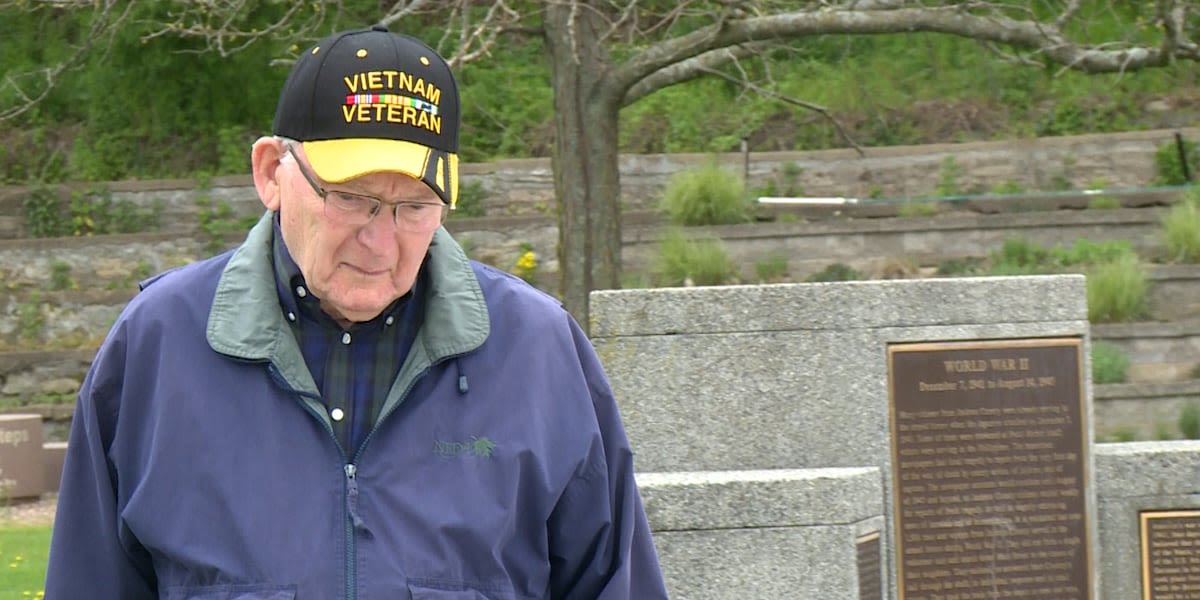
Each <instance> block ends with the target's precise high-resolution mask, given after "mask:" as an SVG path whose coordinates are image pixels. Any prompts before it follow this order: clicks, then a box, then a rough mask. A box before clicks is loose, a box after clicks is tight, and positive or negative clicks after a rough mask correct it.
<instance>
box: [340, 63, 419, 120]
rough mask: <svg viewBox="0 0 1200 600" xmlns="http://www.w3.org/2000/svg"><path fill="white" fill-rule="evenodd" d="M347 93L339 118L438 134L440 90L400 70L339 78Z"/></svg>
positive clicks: (370, 72) (364, 73)
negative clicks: (387, 124) (412, 128)
mask: <svg viewBox="0 0 1200 600" xmlns="http://www.w3.org/2000/svg"><path fill="white" fill-rule="evenodd" d="M342 81H343V82H345V84H346V89H347V91H348V92H349V93H348V94H347V95H346V103H345V104H344V105H343V106H342V117H343V118H344V119H345V120H346V123H347V124H350V123H390V124H393V125H408V126H410V127H419V128H421V129H424V130H426V131H430V132H432V133H433V134H435V135H441V133H442V118H441V116H440V114H439V112H440V111H439V110H438V104H439V102H440V101H441V98H442V90H441V88H438V87H437V86H435V85H433V84H432V83H427V82H426V81H425V80H424V79H422V78H420V77H414V76H413V75H411V74H409V73H405V72H403V71H391V70H389V71H364V72H361V73H355V74H353V75H349V76H346V77H343V78H342Z"/></svg>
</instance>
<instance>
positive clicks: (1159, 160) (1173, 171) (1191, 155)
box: [1154, 139, 1200, 185]
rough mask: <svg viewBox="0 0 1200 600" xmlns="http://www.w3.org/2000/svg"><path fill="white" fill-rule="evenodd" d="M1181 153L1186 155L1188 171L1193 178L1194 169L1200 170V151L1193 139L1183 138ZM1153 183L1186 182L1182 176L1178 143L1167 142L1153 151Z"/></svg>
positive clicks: (1177, 183)
mask: <svg viewBox="0 0 1200 600" xmlns="http://www.w3.org/2000/svg"><path fill="white" fill-rule="evenodd" d="M1182 145H1183V153H1184V154H1185V155H1187V162H1188V165H1189V167H1188V168H1189V172H1190V174H1191V176H1192V178H1193V179H1195V178H1196V176H1197V175H1196V171H1198V170H1200V152H1197V150H1198V148H1197V144H1196V142H1195V141H1194V140H1187V139H1185V140H1183V143H1182ZM1154 172H1155V174H1156V177H1155V179H1154V183H1156V184H1158V185H1183V184H1186V183H1188V179H1187V178H1186V177H1184V176H1183V175H1184V173H1183V164H1182V163H1181V162H1180V161H1179V145H1177V144H1176V143H1175V142H1174V141H1170V142H1167V143H1165V144H1163V145H1161V146H1159V147H1158V150H1155V152H1154Z"/></svg>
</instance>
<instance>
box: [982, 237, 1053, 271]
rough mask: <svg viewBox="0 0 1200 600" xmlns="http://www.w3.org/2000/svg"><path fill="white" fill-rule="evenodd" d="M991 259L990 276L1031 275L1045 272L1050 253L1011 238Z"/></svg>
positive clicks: (1031, 244) (1033, 244)
mask: <svg viewBox="0 0 1200 600" xmlns="http://www.w3.org/2000/svg"><path fill="white" fill-rule="evenodd" d="M990 258H991V262H992V266H991V268H990V269H989V270H988V274H990V275H1030V274H1034V273H1043V272H1045V268H1046V267H1045V265H1046V264H1047V263H1048V261H1049V258H1050V252H1049V251H1048V250H1046V249H1045V248H1043V247H1041V246H1039V245H1038V244H1035V243H1033V242H1030V241H1029V240H1026V239H1023V238H1009V239H1007V240H1004V244H1003V245H1002V246H1000V250H999V251H997V252H993V253H992V254H991V256H990Z"/></svg>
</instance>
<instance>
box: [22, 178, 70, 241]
mask: <svg viewBox="0 0 1200 600" xmlns="http://www.w3.org/2000/svg"><path fill="white" fill-rule="evenodd" d="M21 205H22V206H21V207H22V208H23V209H24V212H25V228H26V230H28V232H29V235H30V236H33V237H59V236H64V235H68V234H70V232H71V227H70V223H69V221H68V220H67V218H66V216H65V212H66V208H65V203H64V202H63V199H62V198H61V197H59V195H58V194H57V193H56V192H55V191H54V190H53V189H51V188H49V187H44V186H39V187H37V188H34V189H33V191H31V192H30V193H29V195H28V196H26V197H25V200H24V201H23V202H22V203H21Z"/></svg>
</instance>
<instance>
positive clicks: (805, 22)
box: [612, 0, 1200, 90]
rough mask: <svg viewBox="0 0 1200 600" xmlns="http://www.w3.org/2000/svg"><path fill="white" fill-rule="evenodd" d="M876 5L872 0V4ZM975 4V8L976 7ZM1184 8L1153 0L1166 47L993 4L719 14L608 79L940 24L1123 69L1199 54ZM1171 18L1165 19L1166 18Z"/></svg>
mask: <svg viewBox="0 0 1200 600" xmlns="http://www.w3.org/2000/svg"><path fill="white" fill-rule="evenodd" d="M875 6H878V4H876V5H875ZM980 6H983V5H975V6H974V7H973V8H974V10H981V9H980V8H979V7H980ZM1185 13H1186V8H1185V7H1184V6H1183V5H1182V4H1178V3H1177V2H1176V1H1175V0H1160V5H1159V15H1160V18H1162V19H1163V21H1164V27H1165V28H1166V30H1167V32H1168V34H1169V35H1168V37H1172V38H1174V41H1173V42H1172V44H1171V46H1170V47H1169V48H1165V47H1150V46H1139V45H1134V44H1124V43H1122V44H1120V45H1117V46H1113V47H1111V49H1110V47H1106V46H1098V45H1090V44H1081V43H1073V42H1071V41H1070V40H1069V39H1067V37H1066V36H1065V35H1064V34H1063V33H1062V32H1061V31H1060V30H1059V29H1058V27H1056V25H1055V24H1054V23H1042V22H1039V21H1036V20H1033V19H1023V20H1017V19H1013V18H1010V17H1008V16H1005V15H1004V14H1002V13H1001V12H999V10H998V9H993V10H990V11H988V12H986V13H984V14H975V13H973V12H970V10H968V9H967V8H964V7H963V6H961V5H959V6H944V7H909V8H890V7H888V8H873V9H866V10H864V9H858V8H854V9H843V8H820V9H816V10H804V11H791V12H786V13H779V14H774V15H768V16H761V17H751V18H746V19H735V20H726V21H722V22H721V23H719V24H715V25H710V26H708V27H703V28H701V29H698V30H695V31H693V32H691V33H688V34H685V35H682V36H679V37H676V38H673V39H669V40H666V41H663V42H659V43H657V44H654V45H652V46H650V47H648V48H646V49H645V50H643V51H642V52H640V53H639V54H638V55H636V56H634V57H632V58H631V59H630V60H628V61H626V62H625V63H624V64H623V65H621V66H620V67H619V68H618V69H617V70H616V71H615V72H614V73H613V78H612V81H613V83H614V85H617V86H618V87H619V89H626V90H629V89H632V88H633V86H634V85H636V84H638V83H639V82H640V81H641V80H643V79H644V78H647V77H650V76H651V75H653V74H655V73H658V72H659V71H661V70H663V69H665V68H667V67H669V66H671V65H675V64H677V63H685V62H686V61H688V60H689V59H691V58H694V57H697V56H700V55H702V54H704V53H706V52H711V51H713V50H716V49H719V48H724V47H729V46H734V45H737V44H746V43H751V42H773V43H778V42H781V41H782V40H785V39H794V38H798V37H802V36H808V35H830V34H846V35H849V34H860V35H861V34H885V33H911V32H916V31H927V32H939V33H948V34H953V35H958V36H961V37H967V38H973V39H976V40H980V41H983V42H992V43H996V44H1004V45H1009V46H1013V47H1017V48H1025V49H1028V50H1033V51H1036V52H1038V53H1040V54H1042V55H1043V56H1045V57H1047V58H1048V59H1049V60H1051V61H1052V62H1056V63H1058V64H1061V65H1065V66H1066V67H1068V68H1070V69H1075V70H1079V71H1084V72H1088V73H1102V72H1122V71H1125V70H1129V69H1140V68H1144V67H1155V66H1162V65H1165V64H1167V63H1168V62H1169V61H1170V60H1172V59H1173V58H1175V57H1182V58H1188V59H1192V60H1200V54H1198V53H1197V52H1196V51H1195V48H1196V45H1195V43H1194V42H1193V41H1192V40H1190V39H1187V38H1186V32H1185V31H1184V29H1183V28H1182V27H1181V24H1182V23H1184V22H1185V17H1184V14H1185ZM1167 23H1170V25H1167Z"/></svg>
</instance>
